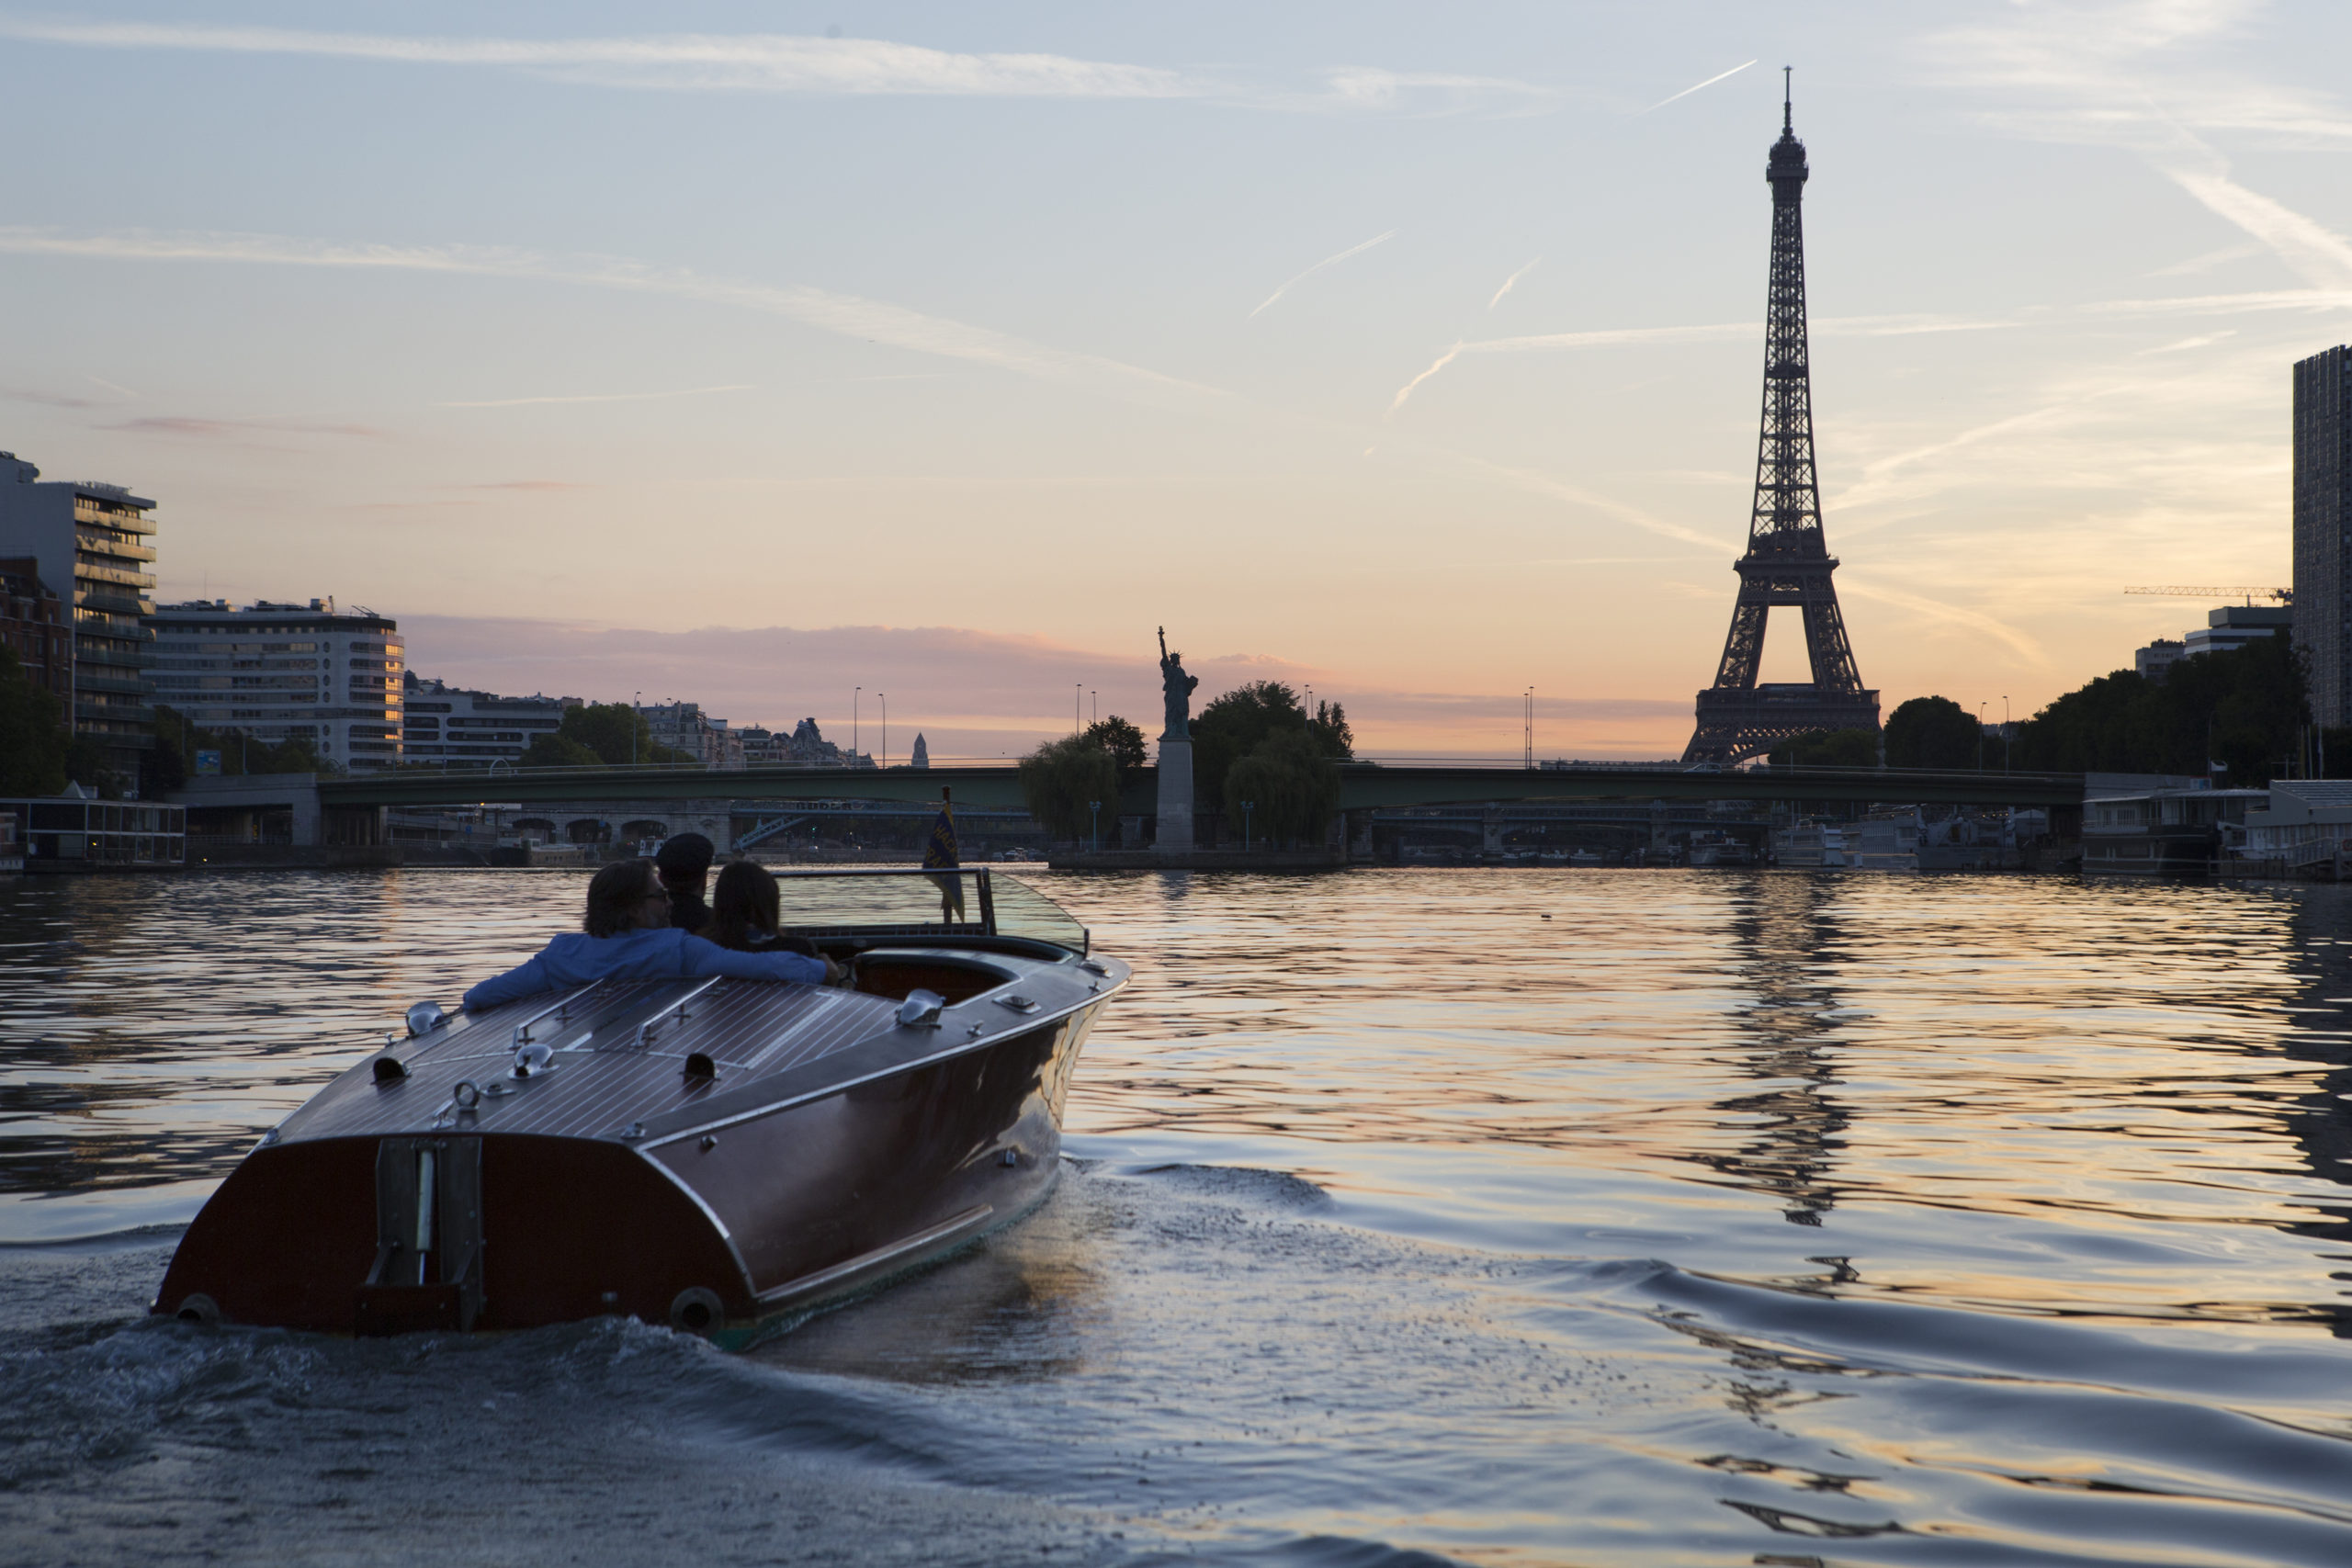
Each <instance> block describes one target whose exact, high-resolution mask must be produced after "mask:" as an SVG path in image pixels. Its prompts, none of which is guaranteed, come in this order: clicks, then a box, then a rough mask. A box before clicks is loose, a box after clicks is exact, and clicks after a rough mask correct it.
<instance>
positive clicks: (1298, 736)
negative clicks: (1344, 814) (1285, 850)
mask: <svg viewBox="0 0 2352 1568" xmlns="http://www.w3.org/2000/svg"><path fill="white" fill-rule="evenodd" d="M1243 801H1248V802H1249V803H1250V809H1249V811H1247V812H1244V811H1243V810H1242V808H1241V803H1242V802H1243ZM1339 808H1340V768H1339V764H1338V763H1337V762H1335V761H1332V759H1331V757H1330V756H1329V753H1328V752H1326V751H1325V750H1324V748H1323V746H1322V744H1321V743H1320V742H1318V741H1317V739H1316V738H1315V737H1313V736H1311V735H1309V734H1308V733H1307V732H1306V729H1305V728H1303V727H1302V728H1297V729H1284V730H1280V731H1277V732H1276V733H1274V734H1272V735H1270V736H1268V737H1267V738H1266V739H1263V740H1261V741H1260V742H1258V744H1257V745H1256V746H1254V747H1252V748H1251V749H1250V754H1249V755H1248V756H1246V757H1244V758H1242V759H1241V760H1240V761H1238V762H1236V763H1234V764H1233V766H1232V767H1231V768H1230V769H1228V770H1227V773H1226V778H1225V809H1226V818H1227V821H1228V822H1232V823H1235V824H1238V825H1239V826H1240V827H1241V828H1242V829H1243V830H1244V831H1245V832H1246V833H1248V834H1250V836H1253V837H1254V836H1255V835H1257V834H1260V833H1263V834H1264V835H1266V836H1267V837H1268V838H1270V839H1273V840H1283V839H1313V838H1315V837H1316V836H1317V835H1319V834H1320V833H1321V832H1322V831H1323V825H1324V824H1325V823H1326V822H1328V821H1329V820H1330V819H1331V813H1333V812H1334V811H1337V810H1338V809H1339Z"/></svg>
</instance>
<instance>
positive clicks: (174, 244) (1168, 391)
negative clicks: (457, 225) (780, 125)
mask: <svg viewBox="0 0 2352 1568" xmlns="http://www.w3.org/2000/svg"><path fill="white" fill-rule="evenodd" d="M0 252H14V253H16V254H30V255H64V256H87V257H95V258H104V259H107V260H115V261H198V262H231V263H244V264H251V265H266V266H313V267H347V268H355V269H362V270H390V271H405V272H424V273H440V274H445V275H453V276H477V277H503V278H524V279H531V280H534V281H540V282H550V283H569V284H575V285H579V286H581V287H583V288H611V289H620V290H626V291H629V292H635V293H642V294H659V295H665V296H668V297H670V298H673V299H695V300H701V301H703V302H705V303H708V304H714V305H723V306H727V307H729V308H731V309H735V310H751V311H756V312H759V313H761V314H763V315H771V316H780V317H784V318H786V320H789V321H797V322H799V323H800V324H801V325H803V326H808V327H813V328H816V329H818V330H819V331H821V332H829V333H837V334H839V335H841V336H842V337H852V338H861V339H863V340H865V342H868V343H876V344H887V345H888V346H890V347H893V348H901V349H906V350H909V351H910V352H913V353H917V354H930V355H939V356H941V357H943V358H948V359H961V360H967V361H972V362H975V363H978V364H983V365H990V366H994V367H998V368H1000V369H1004V370H1010V371H1012V372H1014V373H1016V374H1019V375H1023V376H1030V377H1034V378H1037V379H1040V380H1046V381H1056V382H1060V383H1063V384H1066V385H1074V386H1080V387H1087V388H1091V389H1098V390H1106V391H1117V392H1120V393H1123V394H1125V395H1128V396H1133V397H1146V398H1155V399H1163V400H1164V399H1170V398H1175V399H1182V400H1188V401H1191V400H1201V399H1209V398H1222V397H1223V396H1224V395H1225V394H1223V393H1222V392H1219V391H1218V390H1217V389H1215V388H1213V387H1204V386H1202V385H1200V384H1199V383H1197V382H1192V381H1184V380H1180V379H1178V378H1175V377H1172V376H1162V375H1160V374H1159V373H1158V372H1157V371H1152V370H1145V369H1142V368H1139V367H1136V366H1132V365H1123V364H1121V363H1119V362H1118V361H1116V360H1112V359H1103V358H1100V357H1098V356H1096V355H1088V354H1075V353H1071V352H1069V351H1068V350H1064V349H1057V348H1048V347H1046V346H1045V345H1043V344H1034V343H1029V342H1026V341H1024V340H1023V339H1021V338H1017V337H1013V336H1012V335H1011V334H1009V333H999V332H993V331H990V330H989V329H988V328H986V327H974V326H967V325H966V324H964V323H963V322H961V321H948V320H946V319H944V318H943V317H939V316H927V315H924V314H922V312H920V311H916V310H906V309H904V308H902V307H899V306H897V305H888V304H884V303H882V302H880V301H879V300H874V299H861V298H859V297H858V296H856V295H853V294H835V293H831V292H829V291H827V290H825V289H821V288H808V287H806V286H804V285H799V284H764V283H747V282H741V281H737V280H733V279H729V278H719V277H709V276H704V275H702V274H699V273H695V272H689V271H686V270H684V269H683V268H664V267H656V266H653V265H649V264H647V263H643V262H638V261H631V260H628V259H627V258H622V257H611V256H586V257H573V258H568V259H567V258H557V257H549V256H543V255H539V254H534V253H532V252H528V251H518V250H509V249H504V248H501V247H489V246H467V245H440V246H434V245H384V244H356V245H350V244H334V243H327V242H324V241H317V240H305V239H299V238H292V237H288V236H285V235H278V234H240V233H210V232H198V233H156V232H152V231H143V230H132V231H113V232H100V233H70V232H65V231H59V230H54V229H45V228H34V227H27V226H22V225H0Z"/></svg>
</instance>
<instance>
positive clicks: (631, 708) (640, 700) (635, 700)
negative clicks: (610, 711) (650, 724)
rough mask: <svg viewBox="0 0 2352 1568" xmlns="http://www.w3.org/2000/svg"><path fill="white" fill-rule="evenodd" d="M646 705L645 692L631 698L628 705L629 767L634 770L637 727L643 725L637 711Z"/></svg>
mask: <svg viewBox="0 0 2352 1568" xmlns="http://www.w3.org/2000/svg"><path fill="white" fill-rule="evenodd" d="M644 705H645V694H644V693H643V692H639V693H638V694H636V695H635V696H634V697H631V698H630V699H629V705H628V765H629V766H630V767H632V768H633V767H635V766H637V727H638V725H639V723H641V722H642V720H640V719H639V716H638V712H637V710H638V709H639V708H641V707H643V706H644Z"/></svg>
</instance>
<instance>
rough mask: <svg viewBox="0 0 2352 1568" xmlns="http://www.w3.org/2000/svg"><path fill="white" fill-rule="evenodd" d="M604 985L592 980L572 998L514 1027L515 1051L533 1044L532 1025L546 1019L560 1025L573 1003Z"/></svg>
mask: <svg viewBox="0 0 2352 1568" xmlns="http://www.w3.org/2000/svg"><path fill="white" fill-rule="evenodd" d="M604 983H605V982H603V981H602V980H591V981H589V982H588V983H587V984H586V985H584V986H582V987H580V988H579V989H578V990H576V991H574V992H572V993H571V995H570V996H568V997H566V998H563V1000H561V1001H560V1002H553V1003H550V1004H549V1005H548V1006H546V1007H543V1008H541V1009H540V1010H538V1011H537V1012H535V1013H533V1014H532V1015H531V1016H530V1017H528V1018H526V1019H525V1020H524V1021H522V1022H520V1023H518V1024H516V1025H515V1039H514V1047H515V1050H517V1051H520V1050H521V1049H522V1048H523V1047H524V1046H526V1045H528V1044H529V1043H531V1025H533V1024H535V1023H537V1022H538V1021H540V1020H541V1019H546V1018H552V1019H554V1020H555V1021H557V1022H558V1023H560V1022H562V1021H563V1020H564V1018H565V1016H566V1015H568V1014H569V1013H570V1012H571V1004H572V1003H574V1002H577V1001H580V1000H582V999H583V998H586V997H587V995H588V993H589V992H591V991H593V990H594V989H595V988H596V987H599V986H601V985H603V984H604Z"/></svg>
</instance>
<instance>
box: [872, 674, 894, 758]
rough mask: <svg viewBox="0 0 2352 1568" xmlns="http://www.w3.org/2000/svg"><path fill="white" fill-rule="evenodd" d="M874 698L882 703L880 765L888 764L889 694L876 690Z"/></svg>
mask: <svg viewBox="0 0 2352 1568" xmlns="http://www.w3.org/2000/svg"><path fill="white" fill-rule="evenodd" d="M874 696H875V700H876V701H877V702H879V703H880V704H881V705H882V765H883V766H884V767H885V768H888V766H889V765H890V694H889V693H888V692H876V693H875V694H874Z"/></svg>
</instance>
